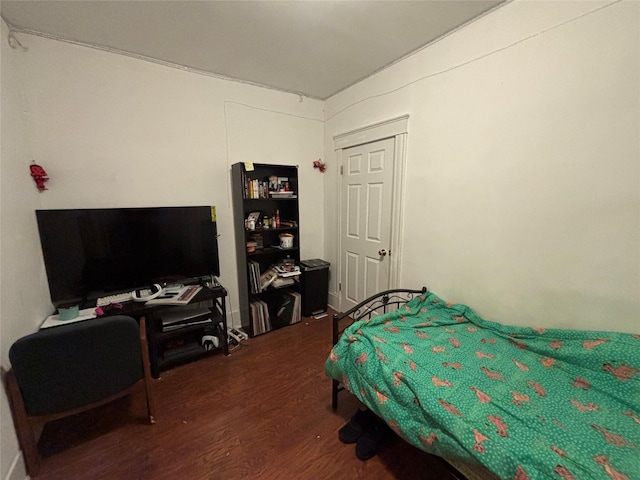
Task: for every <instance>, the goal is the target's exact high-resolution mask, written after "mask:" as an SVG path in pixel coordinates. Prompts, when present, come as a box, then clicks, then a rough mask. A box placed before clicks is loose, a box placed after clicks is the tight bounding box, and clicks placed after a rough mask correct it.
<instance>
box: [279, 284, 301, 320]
mask: <svg viewBox="0 0 640 480" xmlns="http://www.w3.org/2000/svg"><path fill="white" fill-rule="evenodd" d="M300 311H301V297H300V294H299V293H298V292H289V291H287V292H283V293H282V295H280V299H279V302H278V310H277V312H276V321H277V322H278V324H279V325H292V324H294V323H298V322H299V321H300V320H301V319H302V316H301V313H300Z"/></svg>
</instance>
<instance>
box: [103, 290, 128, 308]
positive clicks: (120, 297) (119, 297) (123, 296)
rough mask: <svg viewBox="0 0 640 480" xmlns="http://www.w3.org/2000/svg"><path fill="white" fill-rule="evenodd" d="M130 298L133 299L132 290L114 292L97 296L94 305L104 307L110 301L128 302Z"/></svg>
mask: <svg viewBox="0 0 640 480" xmlns="http://www.w3.org/2000/svg"><path fill="white" fill-rule="evenodd" d="M131 300H133V292H124V293H116V294H114V295H107V296H106V297H100V298H98V299H97V300H96V307H104V306H105V305H109V304H111V303H122V302H130V301H131Z"/></svg>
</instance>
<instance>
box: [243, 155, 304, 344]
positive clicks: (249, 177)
mask: <svg viewBox="0 0 640 480" xmlns="http://www.w3.org/2000/svg"><path fill="white" fill-rule="evenodd" d="M252 167H253V169H250V168H247V164H244V163H236V164H234V165H232V166H231V182H232V198H233V217H234V232H235V237H236V259H237V267H238V296H239V307H240V318H241V323H242V328H243V330H244V331H245V332H246V333H247V334H248V335H249V336H251V337H254V336H256V335H260V334H263V333H267V332H269V331H271V330H273V329H276V328H280V327H284V326H286V325H290V324H292V323H297V322H298V321H300V318H301V317H300V303H301V302H300V282H299V276H298V277H291V278H295V280H294V283H293V284H291V285H284V286H280V287H278V288H276V286H275V284H276V282H274V284H270V285H269V286H267V287H266V288H264V289H262V290H261V289H260V288H258V289H256V288H255V282H256V275H260V274H264V273H265V272H266V271H267V270H268V269H269V268H270V267H271V266H272V265H276V264H279V263H282V262H283V261H287V262H290V263H292V264H295V265H297V266H299V264H300V214H299V203H298V197H299V195H300V192H299V188H298V186H299V184H298V167H297V166H290V165H267V164H255V163H254V164H252ZM274 179H276V180H275V181H274ZM282 179H286V181H284V180H282ZM274 191H275V192H276V193H274ZM256 212H259V216H258V218H259V221H258V222H256V223H255V224H252V223H251V222H247V220H248V218H249V216H250V214H251V213H256ZM276 212H277V214H278V215H277V217H278V218H279V220H280V226H278V225H277V222H276V225H275V226H274V225H272V223H273V218H274V216H276ZM265 218H267V219H268V223H269V225H268V228H265V226H264V225H263V222H264V220H265ZM282 234H290V235H292V236H293V245H292V247H291V248H286V249H284V248H281V247H280V235H282ZM256 238H258V239H259V240H256ZM248 242H256V245H255V246H252V245H249V246H248V245H247V243H248ZM256 272H259V273H256ZM258 280H259V279H258ZM292 307H293V309H292Z"/></svg>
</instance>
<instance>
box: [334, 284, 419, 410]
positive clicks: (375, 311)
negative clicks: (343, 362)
mask: <svg viewBox="0 0 640 480" xmlns="http://www.w3.org/2000/svg"><path fill="white" fill-rule="evenodd" d="M426 293H427V287H422V289H420V290H410V289H404V288H396V289H393V290H385V291H384V292H379V293H376V294H375V295H372V296H370V297H369V298H367V299H366V300H363V301H362V302H360V303H359V304H357V305H356V306H355V307H353V308H350V309H349V310H347V311H346V312H344V313H342V312H338V313H336V314H335V315H334V316H333V344H332V345H335V344H336V343H338V338H340V335H341V334H342V332H344V330H345V329H346V328H347V327H348V326H349V325H351V324H352V323H354V322H357V321H358V320H362V319H363V318H371V317H372V316H373V315H383V314H385V313H389V312H393V311H395V310H397V309H398V308H400V307H401V306H402V305H404V304H405V303H407V302H409V301H410V300H413V298H414V297H415V296H416V295H424V294H426ZM342 321H346V322H344V323H346V324H345V325H344V326H343V327H341V326H340V322H342ZM342 390H344V386H342V385H341V382H339V381H338V380H333V383H332V387H331V408H333V409H334V410H336V409H337V408H338V393H339V392H341V391H342Z"/></svg>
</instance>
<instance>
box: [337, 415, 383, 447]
mask: <svg viewBox="0 0 640 480" xmlns="http://www.w3.org/2000/svg"><path fill="white" fill-rule="evenodd" d="M375 421H376V417H375V415H374V414H373V413H371V411H370V410H357V411H356V413H354V415H353V417H351V420H349V422H348V423H346V424H345V425H344V426H343V427H342V428H341V429H340V430H338V438H339V439H340V441H341V442H342V443H356V442H357V441H358V439H359V438H360V437H361V436H362V434H363V433H364V432H365V431H366V430H367V428H368V427H369V426H370V425H372V424H373V423H374V422H375Z"/></svg>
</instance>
